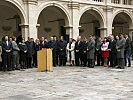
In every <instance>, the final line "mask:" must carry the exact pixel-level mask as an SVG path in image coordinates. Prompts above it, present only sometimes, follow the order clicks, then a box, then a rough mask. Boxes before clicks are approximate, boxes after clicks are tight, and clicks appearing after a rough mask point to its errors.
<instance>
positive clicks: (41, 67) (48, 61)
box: [37, 49, 53, 72]
mask: <svg viewBox="0 0 133 100" xmlns="http://www.w3.org/2000/svg"><path fill="white" fill-rule="evenodd" d="M37 63H38V71H39V72H47V71H48V72H51V71H53V64H52V49H42V50H40V51H38V52H37Z"/></svg>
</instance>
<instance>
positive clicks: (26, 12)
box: [0, 0, 133, 39]
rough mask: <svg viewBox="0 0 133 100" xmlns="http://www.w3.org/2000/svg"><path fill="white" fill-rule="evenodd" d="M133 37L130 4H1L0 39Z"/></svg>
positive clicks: (104, 0) (40, 0) (94, 0)
mask: <svg viewBox="0 0 133 100" xmlns="http://www.w3.org/2000/svg"><path fill="white" fill-rule="evenodd" d="M119 33H126V34H129V35H130V36H131V38H132V35H133V0H0V37H2V36H4V35H9V36H19V35H21V34H22V36H23V37H24V38H25V39H27V38H28V37H32V38H35V39H36V38H40V37H42V36H45V37H48V38H49V37H50V36H53V35H56V36H57V37H59V36H61V35H63V36H66V37H72V38H75V39H76V38H77V36H79V35H81V36H83V37H84V36H88V35H89V34H93V35H96V36H101V37H105V36H108V35H109V34H119Z"/></svg>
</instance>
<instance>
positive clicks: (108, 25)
mask: <svg viewBox="0 0 133 100" xmlns="http://www.w3.org/2000/svg"><path fill="white" fill-rule="evenodd" d="M104 11H105V18H106V26H105V27H106V28H107V30H106V36H109V34H112V24H113V22H112V17H113V8H112V7H108V6H107V7H105V8H104Z"/></svg>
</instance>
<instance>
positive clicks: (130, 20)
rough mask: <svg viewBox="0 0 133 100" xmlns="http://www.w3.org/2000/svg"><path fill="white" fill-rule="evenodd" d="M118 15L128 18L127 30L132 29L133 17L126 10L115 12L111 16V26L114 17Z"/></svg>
mask: <svg viewBox="0 0 133 100" xmlns="http://www.w3.org/2000/svg"><path fill="white" fill-rule="evenodd" d="M119 14H123V15H124V16H125V17H126V18H128V24H129V28H132V27H133V17H132V14H131V13H130V12H129V11H127V10H117V11H115V12H114V14H113V17H112V25H113V22H114V19H115V17H116V16H117V15H119Z"/></svg>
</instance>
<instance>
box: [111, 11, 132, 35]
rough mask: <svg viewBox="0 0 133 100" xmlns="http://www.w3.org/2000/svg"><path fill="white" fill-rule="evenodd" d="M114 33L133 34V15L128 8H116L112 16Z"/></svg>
mask: <svg viewBox="0 0 133 100" xmlns="http://www.w3.org/2000/svg"><path fill="white" fill-rule="evenodd" d="M112 27H113V34H119V33H126V34H129V35H130V36H131V34H130V33H131V29H133V17H132V14H131V13H130V12H129V11H128V10H124V9H121V10H116V11H115V12H114V13H113V17H112Z"/></svg>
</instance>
